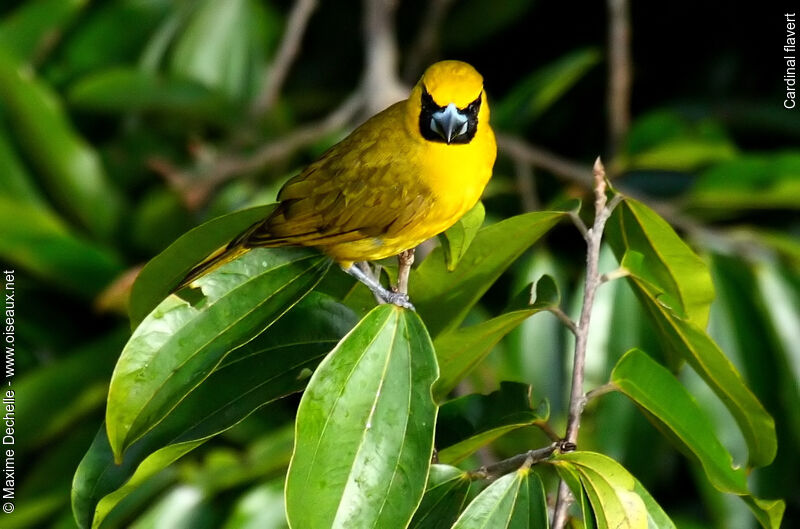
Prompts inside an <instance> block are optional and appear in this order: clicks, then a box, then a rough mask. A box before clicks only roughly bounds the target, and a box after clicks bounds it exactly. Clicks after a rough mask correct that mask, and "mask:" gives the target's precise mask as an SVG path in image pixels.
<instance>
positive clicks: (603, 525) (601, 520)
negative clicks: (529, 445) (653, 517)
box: [553, 452, 647, 529]
mask: <svg viewBox="0 0 800 529" xmlns="http://www.w3.org/2000/svg"><path fill="white" fill-rule="evenodd" d="M553 463H554V464H555V465H556V468H559V466H560V465H563V464H564V463H567V464H568V466H571V467H572V468H573V469H574V470H576V471H577V472H578V474H579V475H580V479H581V483H582V485H583V488H584V490H585V491H586V494H587V496H589V501H591V503H592V508H593V509H594V513H595V518H596V520H597V527H598V529H609V528H611V529H625V528H627V529H646V528H647V507H646V506H645V503H644V501H643V499H642V498H641V496H639V494H638V493H637V492H636V483H637V482H636V480H635V479H634V477H633V476H632V475H631V474H630V473H629V472H628V471H627V470H625V469H624V468H623V467H622V465H620V464H619V463H617V462H616V461H614V460H613V459H611V458H610V457H607V456H604V455H602V454H597V453H594V452H569V453H566V454H559V455H558V456H556V458H555V460H553Z"/></svg>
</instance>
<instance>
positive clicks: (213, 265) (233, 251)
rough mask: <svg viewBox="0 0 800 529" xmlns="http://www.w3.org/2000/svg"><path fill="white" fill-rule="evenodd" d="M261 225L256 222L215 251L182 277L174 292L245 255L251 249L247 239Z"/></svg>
mask: <svg viewBox="0 0 800 529" xmlns="http://www.w3.org/2000/svg"><path fill="white" fill-rule="evenodd" d="M261 224H262V222H261V221H259V222H256V223H255V224H253V225H252V226H250V227H249V228H248V229H247V230H245V231H244V232H242V233H241V234H240V235H239V236H238V237H236V238H235V239H234V240H232V241H231V242H230V243H228V244H227V245H226V246H222V247H221V248H219V249H218V250H217V251H215V252H214V253H212V254H211V255H209V256H208V257H206V258H205V259H203V261H201V262H200V264H198V265H197V266H195V267H194V268H192V269H191V270H189V273H188V274H186V277H184V278H183V280H182V281H181V282H180V283H179V284H178V286H177V287H175V290H174V291H178V290H180V289H182V288H183V287H185V286H188V285H189V284H190V283H191V282H192V281H194V280H195V279H197V278H200V277H203V276H204V275H206V274H208V273H211V272H213V271H214V270H216V269H217V268H219V267H220V266H222V265H224V264H226V263H230V262H231V261H233V260H234V259H236V258H237V257H239V256H241V255H243V254H245V253H247V252H248V251H249V250H250V248H251V247H250V245H249V244H248V239H249V238H250V236H251V235H252V234H253V232H255V231H256V230H257V229H258V228H259V227H260V226H261ZM174 291H173V292H174Z"/></svg>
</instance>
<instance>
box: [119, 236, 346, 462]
mask: <svg viewBox="0 0 800 529" xmlns="http://www.w3.org/2000/svg"><path fill="white" fill-rule="evenodd" d="M329 265H330V260H329V259H328V258H326V257H322V256H320V255H319V254H316V253H314V252H312V251H309V250H306V249H298V248H280V249H278V248H270V249H265V248H255V249H253V250H251V251H249V252H248V253H246V254H244V255H243V256H242V257H240V258H238V259H236V260H234V261H232V262H230V263H227V264H226V265H224V266H222V267H221V268H219V269H218V270H216V271H214V272H211V273H210V274H209V275H207V276H204V277H202V278H199V279H198V280H197V281H196V284H197V285H199V288H200V289H201V290H202V294H203V295H202V299H200V300H198V301H197V302H196V303H195V304H194V305H192V304H190V303H189V302H187V301H185V300H183V299H180V298H179V297H177V296H176V295H171V296H169V297H168V298H167V299H165V300H164V301H163V302H162V303H161V304H160V305H159V306H158V307H156V308H155V309H154V310H153V312H151V313H150V315H149V316H147V317H146V318H145V319H144V320H143V321H142V323H141V324H140V325H139V327H137V328H136V330H135V331H134V333H133V335H132V336H131V339H130V340H129V341H128V344H127V345H126V346H125V349H123V351H122V355H121V356H120V359H119V361H118V362H117V366H116V368H115V369H114V375H113V376H112V378H111V386H110V388H109V392H108V410H107V412H106V428H107V430H108V438H109V440H110V442H111V447H112V448H113V450H114V454H115V456H116V457H117V459H118V460H121V457H122V454H123V453H124V451H125V450H126V449H127V448H128V447H129V446H130V445H131V443H133V442H134V441H135V440H136V439H138V438H139V437H141V436H142V435H143V434H145V433H147V431H148V430H150V429H151V428H153V426H155V425H156V424H158V422H159V421H161V419H163V418H164V416H165V415H166V414H167V413H169V411H170V410H172V409H173V408H174V407H175V405H176V404H177V403H178V402H180V400H181V399H182V398H183V397H184V396H185V395H186V394H188V393H189V392H190V391H191V390H192V389H193V388H194V387H195V386H197V385H198V384H199V383H200V382H201V381H202V380H203V379H204V378H205V377H207V376H208V375H209V374H210V373H211V371H212V370H213V369H214V368H215V367H216V366H217V365H218V364H219V363H220V362H221V361H222V359H223V358H224V357H225V355H227V354H228V353H229V352H230V351H232V350H233V349H236V348H237V347H239V346H241V345H243V344H245V343H247V342H248V341H250V340H252V339H253V338H254V337H255V336H257V335H258V334H260V333H261V332H262V331H263V330H264V329H266V328H267V327H269V326H270V325H271V324H272V323H273V322H274V321H275V320H277V319H278V318H280V317H281V316H282V315H283V314H284V313H285V312H286V311H287V310H289V309H290V308H291V307H292V306H293V305H294V304H295V303H297V302H298V301H299V300H300V299H301V298H302V297H303V296H305V295H306V294H307V293H308V292H309V291H310V290H311V289H312V288H313V287H314V285H316V284H317V283H318V282H319V280H320V279H321V278H322V276H323V275H324V274H325V272H326V271H327V269H328V267H329ZM192 292H195V291H192Z"/></svg>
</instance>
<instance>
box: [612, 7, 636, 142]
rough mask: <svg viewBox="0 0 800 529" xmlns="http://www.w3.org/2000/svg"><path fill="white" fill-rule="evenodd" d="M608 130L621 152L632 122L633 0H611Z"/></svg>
mask: <svg viewBox="0 0 800 529" xmlns="http://www.w3.org/2000/svg"><path fill="white" fill-rule="evenodd" d="M608 16H609V34H608V53H609V60H608V83H609V86H608V134H609V140H610V145H609V148H610V153H609V154H610V155H611V156H616V155H617V153H619V150H620V147H621V145H622V141H623V140H624V138H625V136H626V135H627V133H628V128H629V127H630V123H631V109H630V105H631V68H632V63H633V61H632V60H631V16H630V2H629V0H608Z"/></svg>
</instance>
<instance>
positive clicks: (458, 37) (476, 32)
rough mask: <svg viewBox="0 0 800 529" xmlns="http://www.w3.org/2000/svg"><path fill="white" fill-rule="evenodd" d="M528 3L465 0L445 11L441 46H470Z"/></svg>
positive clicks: (516, 17) (512, 19)
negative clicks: (467, 29) (449, 11)
mask: <svg viewBox="0 0 800 529" xmlns="http://www.w3.org/2000/svg"><path fill="white" fill-rule="evenodd" d="M532 5H533V0H506V1H505V2H494V1H492V0H466V1H464V2H463V3H461V4H460V5H459V8H458V9H453V10H452V12H451V13H448V15H447V21H448V22H447V24H445V25H444V26H443V27H442V42H443V46H444V47H445V48H446V49H450V48H451V47H452V48H456V49H463V48H466V47H471V46H474V45H475V44H477V43H479V42H481V41H484V40H486V39H487V38H489V37H491V36H492V35H494V34H495V33H497V32H498V31H501V30H502V29H503V28H505V27H507V26H509V25H511V24H513V23H515V22H517V21H518V20H520V18H522V17H523V16H524V15H525V13H526V12H527V11H528V10H529V9H531V6H532ZM461 28H469V31H462V30H461Z"/></svg>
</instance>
